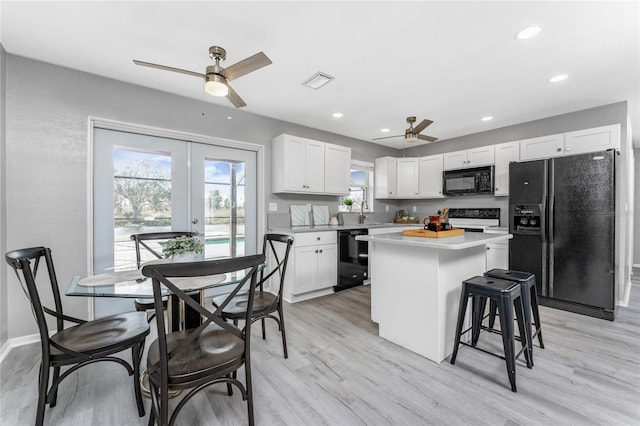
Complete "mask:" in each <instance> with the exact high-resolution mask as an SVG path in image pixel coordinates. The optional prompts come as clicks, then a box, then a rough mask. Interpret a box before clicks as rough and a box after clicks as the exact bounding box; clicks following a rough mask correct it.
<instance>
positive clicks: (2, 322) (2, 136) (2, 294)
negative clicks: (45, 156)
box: [0, 44, 9, 349]
mask: <svg viewBox="0 0 640 426" xmlns="http://www.w3.org/2000/svg"><path fill="white" fill-rule="evenodd" d="M6 65H7V54H6V52H5V50H4V47H3V46H2V44H0V255H3V254H4V253H5V252H6V251H7V239H6V235H7V186H6V177H5V175H6V160H7V137H6V136H7V132H6V129H7V120H6V114H5V112H6V110H7V108H6V99H7V72H6V71H7V69H6ZM6 284H7V264H6V262H4V261H2V259H0V349H1V348H2V347H3V346H4V344H5V343H6V341H7V338H8V333H9V329H8V327H9V325H8V317H7V306H8V305H7V285H6Z"/></svg>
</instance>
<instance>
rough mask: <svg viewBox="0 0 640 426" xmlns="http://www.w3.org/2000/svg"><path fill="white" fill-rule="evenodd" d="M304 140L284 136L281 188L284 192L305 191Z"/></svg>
mask: <svg viewBox="0 0 640 426" xmlns="http://www.w3.org/2000/svg"><path fill="white" fill-rule="evenodd" d="M305 147H306V140H305V139H303V138H298V137H295V136H289V135H287V136H285V139H284V149H283V155H284V164H282V168H283V172H284V182H283V187H284V190H285V191H296V192H303V191H306V190H307V188H306V186H307V182H306V174H307V171H306V167H305V162H306V148H305Z"/></svg>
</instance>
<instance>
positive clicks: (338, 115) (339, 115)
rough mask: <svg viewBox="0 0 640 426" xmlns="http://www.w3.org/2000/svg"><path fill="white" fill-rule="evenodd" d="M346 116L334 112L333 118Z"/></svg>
mask: <svg viewBox="0 0 640 426" xmlns="http://www.w3.org/2000/svg"><path fill="white" fill-rule="evenodd" d="M343 116H344V114H343V113H341V112H334V113H333V118H342V117H343Z"/></svg>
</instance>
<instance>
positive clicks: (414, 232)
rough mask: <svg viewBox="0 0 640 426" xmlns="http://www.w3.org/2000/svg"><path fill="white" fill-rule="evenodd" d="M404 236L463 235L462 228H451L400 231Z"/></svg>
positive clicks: (442, 236)
mask: <svg viewBox="0 0 640 426" xmlns="http://www.w3.org/2000/svg"><path fill="white" fill-rule="evenodd" d="M402 235H404V236H405V237H423V238H445V237H456V236H458V235H464V229H460V228H453V229H450V230H448V231H440V232H435V231H429V230H428V229H407V230H404V231H402Z"/></svg>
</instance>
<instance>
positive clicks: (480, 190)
mask: <svg viewBox="0 0 640 426" xmlns="http://www.w3.org/2000/svg"><path fill="white" fill-rule="evenodd" d="M493 188H494V185H493V166H484V167H474V168H469V169H459V170H445V171H444V172H442V193H443V194H445V195H469V194H493V193H494V189H493Z"/></svg>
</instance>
